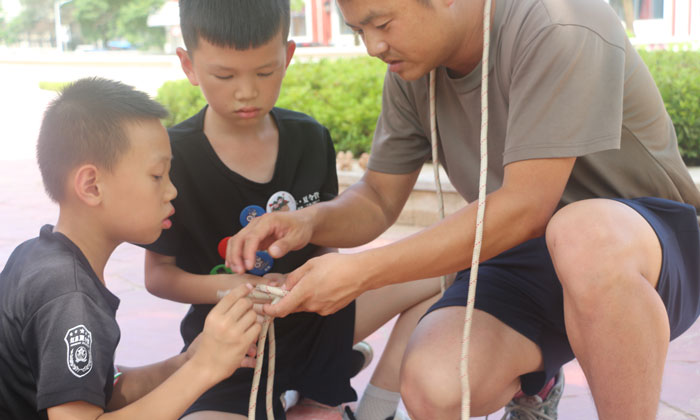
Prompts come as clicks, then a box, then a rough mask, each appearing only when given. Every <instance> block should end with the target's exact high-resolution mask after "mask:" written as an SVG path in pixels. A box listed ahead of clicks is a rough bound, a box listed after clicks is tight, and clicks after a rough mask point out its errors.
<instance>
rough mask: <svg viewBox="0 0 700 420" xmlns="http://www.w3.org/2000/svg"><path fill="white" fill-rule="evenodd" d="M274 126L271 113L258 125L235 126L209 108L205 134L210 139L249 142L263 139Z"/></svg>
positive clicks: (205, 116) (259, 121)
mask: <svg viewBox="0 0 700 420" xmlns="http://www.w3.org/2000/svg"><path fill="white" fill-rule="evenodd" d="M272 125H274V122H273V118H272V115H270V113H268V114H267V115H265V116H264V117H263V118H261V119H259V120H258V123H257V124H250V125H238V124H234V123H233V122H231V121H229V120H226V119H224V118H221V116H220V115H219V114H217V113H216V112H215V111H214V110H213V109H212V108H211V107H207V110H206V113H205V115H204V134H205V135H206V136H207V137H208V138H210V139H221V138H225V139H228V140H231V141H241V142H244V141H245V142H248V141H251V140H255V139H260V138H263V137H264V136H265V133H266V132H267V130H269V129H270V127H271V126H272Z"/></svg>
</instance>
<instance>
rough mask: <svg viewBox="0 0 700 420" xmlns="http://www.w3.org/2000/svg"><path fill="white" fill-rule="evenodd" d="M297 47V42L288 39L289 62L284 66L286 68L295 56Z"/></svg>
mask: <svg viewBox="0 0 700 420" xmlns="http://www.w3.org/2000/svg"><path fill="white" fill-rule="evenodd" d="M296 49H297V43H296V42H294V41H292V40H289V41H287V62H286V64H285V65H284V68H285V69H286V68H287V67H289V63H290V62H291V61H292V57H294V51H296Z"/></svg>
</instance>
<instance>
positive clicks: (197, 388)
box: [47, 286, 260, 420]
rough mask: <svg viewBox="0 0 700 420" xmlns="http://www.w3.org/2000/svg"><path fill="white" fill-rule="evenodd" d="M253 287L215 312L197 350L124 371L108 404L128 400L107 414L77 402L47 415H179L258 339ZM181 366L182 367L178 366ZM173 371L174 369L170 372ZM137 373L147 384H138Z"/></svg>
mask: <svg viewBox="0 0 700 420" xmlns="http://www.w3.org/2000/svg"><path fill="white" fill-rule="evenodd" d="M250 288H251V287H246V286H241V287H238V288H236V289H234V290H233V291H232V292H231V293H229V294H227V295H226V296H225V297H224V298H222V299H221V302H219V304H217V305H216V306H215V307H214V308H213V309H212V310H211V312H210V313H209V315H208V316H207V319H206V321H205V324H204V329H203V331H202V335H201V338H199V343H198V345H197V346H196V349H194V350H192V351H191V352H190V351H188V353H185V354H182V355H179V356H176V357H174V358H172V359H169V360H168V361H165V362H162V363H161V364H156V365H152V366H148V367H144V368H141V369H135V370H133V371H127V372H126V373H124V375H122V376H124V378H123V379H122V380H121V382H122V383H121V386H119V387H118V388H116V389H115V392H117V393H118V394H119V395H117V396H116V398H117V400H116V401H115V397H113V398H112V401H110V404H109V405H108V408H113V407H114V405H118V402H119V400H120V399H121V402H122V403H130V404H128V405H126V406H124V407H123V408H121V409H119V410H116V411H113V412H110V413H104V412H103V410H102V409H101V408H100V407H98V406H95V405H93V404H89V403H86V402H82V401H76V402H71V403H66V404H61V405H58V406H54V407H51V408H49V409H48V410H47V412H48V417H49V419H50V420H64V419H65V420H67V419H71V420H88V419H90V420H92V419H97V418H99V419H104V420H111V419H134V418H148V419H149V420H160V419H176V418H178V417H179V416H180V415H181V414H182V413H183V412H184V411H185V410H186V409H187V407H189V406H190V405H192V403H193V402H194V401H195V400H196V399H197V398H198V397H199V396H200V395H201V394H202V393H204V392H205V391H206V390H207V389H209V388H210V387H211V386H213V385H214V384H216V383H218V382H219V381H221V380H222V379H224V378H227V377H228V376H230V375H231V374H232V373H233V372H234V371H235V370H236V369H237V368H238V367H239V366H241V362H242V361H243V360H244V356H245V354H246V352H247V351H248V349H249V348H250V346H251V344H252V343H253V342H254V341H255V340H256V339H257V337H258V334H259V333H260V324H258V323H256V319H257V316H256V314H255V312H253V311H252V302H251V301H250V300H248V299H245V298H244V297H245V296H246V295H247V294H248V292H249V290H250ZM191 347H192V346H191ZM178 365H181V366H179V368H178ZM172 370H174V373H172V375H170V374H169V372H170V371H172ZM132 375H134V376H132ZM159 375H160V376H163V377H166V376H169V377H167V379H165V381H163V382H162V383H161V384H159V385H157V386H155V387H154V388H153V389H152V390H149V391H150V392H147V391H146V392H147V393H145V395H143V397H141V395H140V394H142V393H144V391H145V390H146V388H149V387H150V386H154V385H155V382H154V381H156V380H157V379H158V376H159ZM129 376H132V378H131V379H129ZM139 377H140V378H141V379H145V382H146V383H145V384H139V383H138V382H139ZM131 399H135V401H133V402H132V401H130V400H131Z"/></svg>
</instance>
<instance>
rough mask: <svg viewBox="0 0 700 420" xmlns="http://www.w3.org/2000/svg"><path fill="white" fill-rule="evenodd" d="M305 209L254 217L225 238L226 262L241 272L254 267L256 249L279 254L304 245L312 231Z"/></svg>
mask: <svg viewBox="0 0 700 420" xmlns="http://www.w3.org/2000/svg"><path fill="white" fill-rule="evenodd" d="M306 210H307V209H303V210H298V211H294V212H277V213H267V214H264V215H262V216H261V217H256V218H255V219H253V220H252V221H251V222H250V223H249V224H248V226H246V227H244V228H243V229H241V230H240V231H239V232H238V233H237V234H235V235H234V236H233V237H232V238H231V239H230V240H229V241H228V246H227V248H226V265H227V266H228V267H229V268H230V269H231V270H233V271H235V272H236V273H239V274H243V273H245V272H246V271H247V270H251V269H252V268H253V267H254V265H255V252H256V251H258V250H267V251H268V252H269V253H270V256H272V258H280V257H283V256H284V255H286V254H287V253H288V252H290V251H295V250H297V249H301V248H303V247H304V246H306V245H307V244H308V243H309V241H310V240H311V235H312V234H313V227H312V226H313V223H311V222H312V218H311V217H309V214H308V212H307V211H306Z"/></svg>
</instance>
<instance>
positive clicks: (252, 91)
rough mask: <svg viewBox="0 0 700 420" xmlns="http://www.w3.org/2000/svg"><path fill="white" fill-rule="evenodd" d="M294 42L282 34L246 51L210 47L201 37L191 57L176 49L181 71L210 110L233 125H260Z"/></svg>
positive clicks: (287, 63)
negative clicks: (196, 89)
mask: <svg viewBox="0 0 700 420" xmlns="http://www.w3.org/2000/svg"><path fill="white" fill-rule="evenodd" d="M295 48H296V45H295V44H294V42H293V41H289V42H287V43H283V42H282V33H281V31H280V32H279V33H278V34H277V36H275V37H274V38H273V39H271V40H270V41H269V42H267V43H266V44H264V45H262V46H260V47H257V48H250V49H247V50H237V49H234V48H229V47H219V46H215V45H212V44H211V43H209V42H207V41H206V40H204V39H202V38H200V39H199V45H198V46H197V48H196V50H195V51H194V52H192V53H191V54H192V56H190V55H188V53H187V52H186V51H184V50H182V49H178V52H177V54H178V57H180V62H181V64H182V69H183V70H184V71H185V74H187V78H188V79H189V80H190V82H191V83H192V84H193V85H198V86H199V87H200V88H201V89H202V93H203V94H204V97H205V98H206V99H207V103H209V107H210V109H211V110H213V111H214V112H215V113H216V114H217V115H218V116H220V117H221V118H223V119H224V120H225V121H228V122H229V123H231V124H233V125H236V126H251V125H252V126H254V125H257V124H260V123H261V122H262V121H263V118H265V116H266V115H267V114H268V113H269V112H270V110H271V109H272V107H273V106H274V105H275V102H277V98H278V97H279V93H280V87H281V85H282V79H283V78H284V75H285V73H286V69H287V66H288V65H289V62H290V61H291V59H292V56H293V55H294V50H295Z"/></svg>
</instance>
